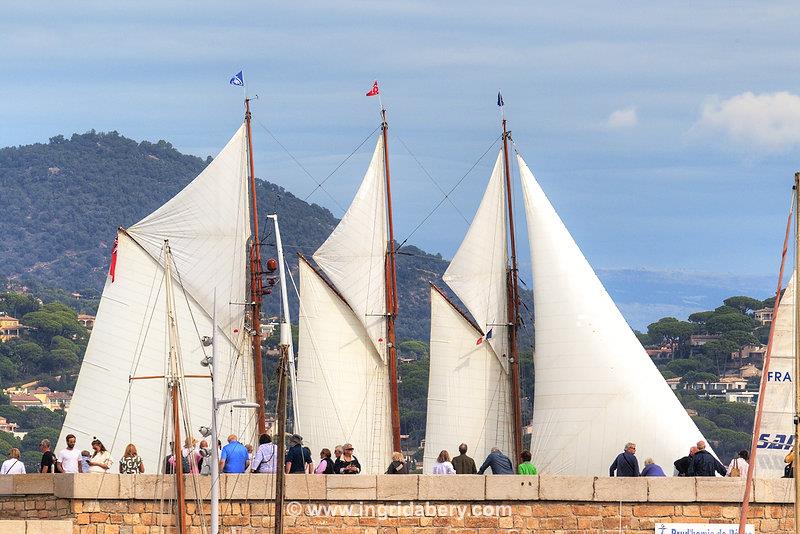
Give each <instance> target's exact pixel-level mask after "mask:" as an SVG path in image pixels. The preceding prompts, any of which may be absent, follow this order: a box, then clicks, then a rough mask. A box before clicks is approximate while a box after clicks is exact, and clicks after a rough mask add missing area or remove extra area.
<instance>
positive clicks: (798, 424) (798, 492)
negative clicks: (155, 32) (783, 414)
mask: <svg viewBox="0 0 800 534" xmlns="http://www.w3.org/2000/svg"><path fill="white" fill-rule="evenodd" d="M794 194H795V206H796V208H795V219H794V221H795V222H794V231H795V253H794V281H795V286H794V340H795V346H794V376H795V381H794V465H793V469H794V495H795V498H794V531H795V532H800V499H798V496H800V472H798V471H799V470H798V465H800V461H798V452H800V450H798V446H797V444H798V441H800V383H798V381H797V377H798V376H800V290H799V289H800V288H798V281H800V172H796V173H794Z"/></svg>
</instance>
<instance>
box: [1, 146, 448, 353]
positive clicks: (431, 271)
mask: <svg viewBox="0 0 800 534" xmlns="http://www.w3.org/2000/svg"><path fill="white" fill-rule="evenodd" d="M210 161H211V160H210V158H209V159H205V160H204V159H202V158H199V157H196V156H190V155H186V154H181V153H180V152H178V151H177V150H176V149H175V148H174V147H173V146H172V145H171V144H170V143H168V142H166V141H158V142H156V143H151V142H148V141H142V142H136V141H134V140H132V139H128V138H126V137H124V136H122V135H120V134H119V133H117V132H108V133H98V132H95V131H91V132H87V133H85V134H74V135H72V136H71V137H70V138H69V139H67V138H65V137H63V136H60V135H59V136H55V137H52V138H51V139H50V141H49V143H46V144H44V143H37V144H33V145H27V146H20V147H9V148H4V149H0V188H1V189H2V197H0V235H2V236H4V238H3V239H2V240H0V274H1V275H3V276H6V277H11V278H22V279H24V278H32V279H34V280H38V281H41V282H42V283H44V284H46V285H49V286H55V287H61V288H64V289H67V290H70V291H78V292H81V293H88V294H98V293H99V291H100V290H101V289H102V287H103V284H104V282H105V273H106V269H107V268H108V262H109V257H110V253H111V245H112V243H113V240H114V236H115V232H116V228H117V227H118V226H123V227H126V226H129V225H131V224H133V223H135V222H136V221H138V220H139V219H141V218H142V217H144V216H145V215H147V214H148V213H150V212H152V211H153V210H155V209H156V208H157V207H159V206H160V205H161V204H163V203H164V202H166V201H167V200H168V199H170V198H171V197H172V196H174V195H175V194H176V193H177V192H178V191H180V190H181V189H182V188H183V187H184V186H185V185H186V184H188V183H189V182H190V181H191V180H192V179H193V178H194V177H195V176H197V175H198V174H199V173H200V172H201V171H202V170H203V168H204V167H205V166H206V165H207V164H208V163H209V162H210ZM257 189H258V209H259V216H260V218H261V228H262V235H263V236H264V243H265V245H266V246H264V247H262V250H263V254H264V255H265V256H267V255H270V254H274V247H273V246H272V245H273V244H274V238H273V237H272V235H271V234H272V225H271V224H266V215H267V214H268V213H278V216H279V219H280V222H281V233H282V237H283V242H284V248H285V253H286V256H287V258H288V259H289V262H290V263H291V265H292V266H293V270H295V269H296V266H297V258H296V253H297V252H302V253H304V254H306V255H307V256H310V255H311V254H312V253H313V252H314V251H315V250H316V249H317V248H318V247H319V246H320V245H321V244H322V242H323V241H324V240H325V239H326V238H327V236H328V235H329V234H330V232H331V231H332V230H333V228H334V227H335V226H336V224H337V222H338V219H336V218H335V217H334V216H333V215H332V214H331V212H330V211H328V210H327V209H325V208H323V207H321V206H318V205H316V204H309V203H306V202H304V201H303V200H301V199H299V198H297V197H296V196H294V195H293V194H292V193H290V192H288V191H286V190H285V189H283V188H282V187H280V186H277V185H275V184H272V183H269V182H266V181H263V180H259V181H258V185H257ZM397 263H398V271H399V272H398V284H399V286H400V295H399V296H400V305H401V318H400V320H399V321H398V334H399V336H400V337H401V338H405V339H411V338H413V339H427V338H428V335H429V319H428V318H429V315H430V312H429V310H428V299H429V297H428V287H429V286H428V283H429V282H438V281H440V278H441V274H442V273H443V272H444V270H445V268H446V267H447V262H446V261H445V260H443V259H442V258H441V256H439V255H432V254H428V253H426V252H424V251H422V250H420V249H418V248H416V247H413V246H406V247H404V248H403V250H402V254H400V255H399V257H398V262H397ZM295 272H296V271H295ZM289 292H290V295H292V294H293V293H294V291H293V289H292V288H291V286H290V290H289ZM292 301H293V302H294V301H295V298H294V295H292ZM293 307H294V310H293V316H294V318H295V320H296V318H297V307H296V303H295V305H294V306H293ZM277 309H278V298H277V295H275V297H274V298H269V297H268V298H267V311H268V312H272V313H275V312H277Z"/></svg>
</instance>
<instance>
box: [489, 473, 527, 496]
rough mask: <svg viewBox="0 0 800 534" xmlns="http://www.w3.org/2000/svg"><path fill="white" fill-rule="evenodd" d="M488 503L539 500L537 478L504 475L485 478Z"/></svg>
mask: <svg viewBox="0 0 800 534" xmlns="http://www.w3.org/2000/svg"><path fill="white" fill-rule="evenodd" d="M486 499H487V500H489V501H535V500H538V499H539V477H538V476H535V477H532V476H530V475H504V476H487V477H486Z"/></svg>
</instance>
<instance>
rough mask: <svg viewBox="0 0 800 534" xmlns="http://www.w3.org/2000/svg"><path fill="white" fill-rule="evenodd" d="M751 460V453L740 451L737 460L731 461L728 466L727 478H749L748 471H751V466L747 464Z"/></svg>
mask: <svg viewBox="0 0 800 534" xmlns="http://www.w3.org/2000/svg"><path fill="white" fill-rule="evenodd" d="M749 459H750V453H749V452H747V451H744V450H742V451H739V454H737V455H736V458H734V459H733V460H731V463H730V464H729V465H728V473H727V474H726V475H725V476H728V477H742V478H747V470H748V469H750V464H748V463H747V461H748V460H749Z"/></svg>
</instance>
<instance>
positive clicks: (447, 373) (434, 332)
mask: <svg viewBox="0 0 800 534" xmlns="http://www.w3.org/2000/svg"><path fill="white" fill-rule="evenodd" d="M480 335H481V333H480V331H479V330H478V329H476V328H475V326H474V325H473V324H471V323H470V322H469V321H468V320H467V319H466V318H465V317H464V316H463V315H462V314H461V312H459V311H458V310H457V309H456V308H455V307H454V306H453V305H452V304H451V303H450V302H449V301H448V300H447V299H446V298H445V297H444V296H442V294H440V293H439V291H438V290H437V289H435V288H431V350H430V374H429V379H428V380H429V381H428V419H427V424H426V428H425V460H424V463H423V468H424V471H425V473H430V472H431V469H432V468H433V464H434V462H435V461H436V457H437V456H438V455H439V451H441V450H447V451H449V452H450V453H451V454H457V453H456V452H455V451H457V450H458V445H459V444H460V443H461V442H464V443H467V444H468V446H469V454H470V456H472V457H473V458H475V459H478V461H481V460H482V459H483V458H485V457H486V455H488V454H489V452H491V449H492V447H499V448H500V450H501V451H504V452H505V453H506V454H512V450H513V444H514V434H513V428H512V425H513V409H512V406H511V397H510V396H509V390H508V388H509V377H508V373H507V372H506V370H505V369H504V367H503V366H502V365H501V364H500V362H499V361H498V359H497V358H496V357H495V355H494V351H493V350H492V349H491V347H490V346H489V345H488V344H487V343H481V344H479V345H477V344H476V339H478V338H479V337H480Z"/></svg>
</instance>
